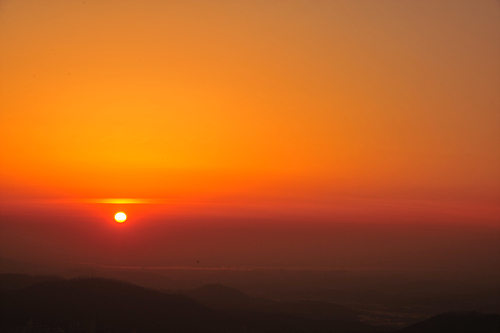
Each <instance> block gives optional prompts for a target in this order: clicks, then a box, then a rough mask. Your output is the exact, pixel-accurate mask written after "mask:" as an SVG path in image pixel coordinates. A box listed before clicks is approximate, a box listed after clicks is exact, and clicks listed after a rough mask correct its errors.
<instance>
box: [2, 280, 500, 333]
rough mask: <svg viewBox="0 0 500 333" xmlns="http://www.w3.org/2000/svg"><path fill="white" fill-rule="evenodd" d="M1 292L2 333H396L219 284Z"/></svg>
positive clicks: (6, 288)
mask: <svg viewBox="0 0 500 333" xmlns="http://www.w3.org/2000/svg"><path fill="white" fill-rule="evenodd" d="M0 284H1V290H2V291H1V295H0V296H1V298H0V300H1V317H0V320H1V331H2V332H6V333H9V332H25V333H28V332H75V333H80V332H81V333H90V332H96V333H101V332H102V333H107V332H137V333H140V332H153V333H154V332H262V333H265V332H283V333H284V332H325V333H326V332H358V333H362V332H382V331H389V330H390V329H388V328H387V327H374V326H370V325H367V324H364V323H361V322H359V321H356V318H355V317H352V316H354V314H355V313H354V312H353V311H351V310H349V309H347V308H344V307H342V306H338V305H336V304H330V303H327V302H316V301H273V300H268V299H263V298H258V297H252V296H249V295H247V294H245V293H243V292H241V291H239V290H237V289H234V288H230V287H225V286H222V285H218V284H216V285H207V286H204V287H201V288H197V289H194V290H190V291H187V292H185V294H187V295H189V297H188V296H187V295H182V294H167V293H164V292H161V291H156V290H151V289H147V288H143V287H139V286H136V285H133V284H130V283H128V282H122V281H117V280H109V279H102V278H85V279H72V280H63V279H62V278H57V277H50V276H34V277H33V276H26V275H19V274H4V275H0ZM344 315H345V317H344ZM336 318H341V319H343V320H337V319H336ZM353 318H354V319H353ZM347 319H350V320H347ZM351 319H352V320H351ZM499 328H500V315H497V314H492V315H484V314H480V313H451V314H450V313H448V314H442V315H438V316H435V317H432V318H430V319H428V320H425V321H423V322H420V323H417V324H415V325H412V326H409V327H406V328H404V329H401V330H399V331H397V332H401V333H415V332H430V333H432V332H459V333H465V332H471V333H472V332H474V333H476V332H478V333H481V332H484V333H489V332H498V331H499V330H498V329H499Z"/></svg>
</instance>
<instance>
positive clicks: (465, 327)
mask: <svg viewBox="0 0 500 333" xmlns="http://www.w3.org/2000/svg"><path fill="white" fill-rule="evenodd" d="M420 332H426V333H442V332H453V333H498V332H500V315H498V314H482V313H477V312H462V313H443V314H440V315H437V316H434V317H432V318H429V319H427V320H424V321H422V322H420V323H417V324H414V325H411V326H408V327H406V328H403V329H401V330H399V331H397V333H420Z"/></svg>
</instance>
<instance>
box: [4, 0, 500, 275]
mask: <svg viewBox="0 0 500 333" xmlns="http://www.w3.org/2000/svg"><path fill="white" fill-rule="evenodd" d="M499 59H500V5H499V4H498V2H495V1H449V2H445V1H440V2H432V1H404V2H394V1H376V2H375V1H374V2H368V1H334V2H333V1H281V2H280V1H274V2H270V1H231V2H227V1H196V2H194V1H152V0H147V1H88V0H86V1H62V0H59V1H12V0H10V1H9V0H6V1H2V2H0V91H1V95H0V142H1V144H0V156H1V161H2V162H1V167H0V199H1V206H2V209H1V210H2V212H1V214H2V216H3V218H2V228H3V230H4V231H5V232H4V236H2V238H4V241H6V240H7V239H6V238H7V237H9V240H8V241H7V242H3V243H8V244H10V245H3V247H2V253H3V255H5V256H9V255H10V256H12V257H16V258H17V257H19V258H31V257H33V258H34V257H36V256H34V255H33V253H36V252H37V251H38V250H36V249H34V248H30V247H29V246H27V245H25V243H26V242H27V240H28V239H32V237H35V236H33V235H34V234H33V235H32V234H31V233H30V232H31V231H30V230H31V229H33V230H35V229H37V228H27V227H25V226H26V225H28V224H29V225H31V224H37V223H38V224H39V225H47V224H50V223H51V222H50V221H51V220H54V221H67V222H64V223H73V222H71V220H74V221H79V222H74V224H75V225H76V224H78V223H86V222H84V221H87V220H86V219H90V220H93V221H94V222H92V223H90V224H89V225H94V224H93V223H97V224H99V223H101V222H102V223H107V222H105V221H110V223H114V222H112V218H113V215H114V213H116V212H117V211H120V210H123V211H125V212H126V213H127V214H128V215H129V219H128V220H127V222H125V223H124V225H126V224H130V225H133V224H134V223H136V224H137V223H141V224H143V226H142V227H141V228H145V227H144V226H145V225H149V226H154V225H157V223H158V222H152V221H158V219H160V220H161V219H165V220H167V221H168V220H169V219H176V218H178V217H179V216H190V217H192V218H194V219H195V220H196V221H205V222H199V224H200V225H202V224H206V223H208V224H210V223H213V222H206V221H208V220H210V221H211V219H212V218H214V217H224V219H226V218H230V217H234V218H237V219H261V220H260V221H264V220H266V221H268V220H269V221H274V222H269V223H270V224H273V223H274V224H276V225H281V224H280V223H281V222H276V221H284V220H291V221H298V222H297V223H299V222H300V221H302V222H300V223H302V225H303V226H307V225H308V224H314V225H318V223H319V224H326V225H328V224H335V223H336V222H343V223H344V222H349V223H389V224H393V225H396V226H397V227H396V228H401V227H402V226H404V225H405V224H408V223H409V224H412V225H414V224H419V223H423V224H433V223H434V224H436V223H438V224H439V223H446V224H451V225H453V224H457V225H458V224H460V225H462V226H463V225H465V226H467V228H469V227H471V226H475V225H478V226H479V225H481V226H488V227H492V228H493V230H495V232H494V235H496V236H495V237H496V239H495V241H496V240H499V239H500V236H499V232H498V228H499V226H500V111H499V110H500V79H499V78H500V60H499ZM117 199H121V200H123V199H127V200H129V201H130V200H131V201H134V200H135V202H140V203H134V204H130V202H129V203H128V204H127V203H126V201H122V202H121V203H120V202H119V201H112V200H117ZM110 200H111V201H110ZM103 202H105V203H103ZM27 216H29V218H28V217H27ZM23 221H24V222H23ZM27 221H28V222H27ZM68 221H69V222H68ZM82 221H83V222H82ZM95 221H98V222H95ZM26 223H28V224H26ZM53 223H55V222H53ZM58 223H59V222H58ZM61 223H63V222H61ZM165 223H166V226H165V225H163V226H162V227H161V228H160V229H161V230H168V223H167V222H165ZM259 223H260V222H259ZM294 223H295V222H294ZM300 223H299V224H300ZM56 224H57V223H56ZM57 225H59V224H57ZM112 225H113V228H116V226H115V225H114V224H112ZM65 228H66V227H65ZM75 228H76V227H75ZM86 228H90V229H88V230H93V229H92V228H91V227H90V226H87V227H86ZM124 228H126V227H125V226H124ZM129 228H132V227H129ZM151 228H152V229H151V231H150V232H151V235H152V234H154V233H155V231H154V230H155V229H154V228H153V227H151ZM259 228H260V227H259ZM269 228H271V229H272V228H274V227H271V226H270V227H269ZM276 228H278V229H279V227H276ZM384 228H385V227H384ZM49 229H50V228H49ZM56 229H57V228H56ZM56 229H54V230H53V233H51V234H50V235H52V236H50V237H54V240H53V241H54V242H55V243H57V244H59V243H60V241H59V240H57V238H58V236H57V235H58V232H59V231H57V230H56ZM299 229H300V228H299ZM306 229H307V228H306ZM306 229H304V230H306ZM75 230H76V229H75ZM85 230H87V229H85ZM96 230H97V229H96ZM141 230H142V229H141ZM158 230H159V229H158ZM259 230H260V229H259ZM384 230H386V229H384ZM405 230H406V229H405ZM408 230H409V229H408ZM7 231H8V232H7ZM261 231H262V230H261ZM33 232H34V231H33ZM162 232H163V231H162ZM165 232H166V231H165ZM211 232H212V234H213V233H215V234H216V233H217V232H216V231H213V230H212V231H211ZM262 232H264V231H262ZM401 232H402V234H404V233H405V232H406V233H407V232H408V231H401ZM89 233H90V234H91V233H92V232H91V231H89ZM228 233H230V232H229V231H228ZM264 233H265V232H264ZM306 233H307V232H306ZM63 234H64V232H63V231H60V235H63ZM146 234H147V235H150V234H148V233H145V234H144V235H146ZM209 234H210V233H209ZM313 234H314V233H313ZM347 234H349V232H347V233H346V235H347ZM7 235H8V236H7ZM75 235H76V234H75ZM144 235H143V236H141V237H143V238H141V239H143V242H145V243H147V240H146V239H147V237H146V236H144ZM315 235H316V236H314V237H313V236H310V237H309V236H308V237H309V238H307V237H305V238H304V239H306V238H307V241H306V240H304V241H303V244H306V243H307V244H314V243H315V242H316V241H317V239H318V237H320V236H318V234H315ZM47 237H49V236H47ZM50 237H49V238H50ZM60 237H63V236H60ZM72 237H73V238H71V237H70V238H69V239H72V240H74V241H75V242H77V243H78V239H79V238H78V236H72ZM294 237H296V236H294ZM297 237H298V236H297ZM315 237H316V238H315ZM346 237H347V236H346ZM349 237H350V236H349ZM278 238H279V237H278ZM320 238H321V237H320ZM256 239H257V238H256ZM258 239H261V238H258ZM272 239H273V238H272V237H269V238H268V239H267V240H262V239H261V241H262V242H264V243H265V244H267V243H266V242H272ZM190 241H193V242H194V240H192V239H191V240H190ZM289 241H290V242H292V241H291V240H289ZM58 242H59V243H58ZM256 242H257V243H258V242H259V241H256ZM287 242H288V241H287ZM325 242H326V240H325ZM359 242H364V241H362V240H361V238H360V239H359ZM278 243H279V242H278ZM292 243H293V242H292ZM61 244H62V243H61ZM61 244H60V245H58V246H55V245H54V250H53V251H52V250H51V251H52V252H51V251H49V250H43V251H41V252H40V253H42V254H44V255H46V256H52V255H54V256H57V255H56V254H55V253H60V252H61V251H62V250H61V249H64V248H66V246H70V245H61ZM141 244H143V243H141ZM287 244H288V243H287ZM371 244H372V245H373V244H375V243H371ZM457 244H459V243H457ZM457 244H456V245H454V246H455V247H457V246H459V245H457ZM471 244H472V243H471ZM492 244H493V243H492ZM47 246H49V245H40V247H41V248H43V249H46V248H47ZM81 246H83V245H81ZM207 246H209V245H207ZM233 246H236V245H234V244H233ZM245 246H247V245H245ZM304 246H305V245H304ZM370 246H371V245H369V246H368V247H367V248H365V250H367V251H368V248H369V247H370ZM398 246H399V245H396V243H394V245H393V248H394V249H397V247H398ZM49 247H50V246H49ZM250 248H251V246H250V245H248V246H247V249H250ZM327 248H328V247H327ZM228 249H229V251H230V249H231V246H230V245H228ZM493 249H495V248H494V247H493ZM496 249H498V248H496ZM200 251H201V252H203V250H201V248H200ZM221 251H222V250H221ZM318 251H319V250H318V249H316V250H314V251H313V250H311V251H310V252H307V251H306V252H307V253H309V257H308V258H312V257H315V255H316V254H317V253H319V252H318ZM325 251H326V250H325ZM70 252H71V251H70ZM209 252H210V251H209ZM216 252H217V251H216ZM222 252H224V251H222ZM49 253H52V254H50V255H49ZM217 253H218V252H217ZM37 255H38V254H37ZM296 256H300V255H298V254H296ZM381 256H382V254H381ZM306 257H307V255H304V258H306ZM304 258H303V259H300V260H299V259H297V260H298V261H297V263H298V262H300V265H305V263H307V259H304ZM346 258H348V257H346ZM254 259H255V258H254ZM254 259H252V260H249V261H248V262H252V263H254V264H255V263H258V260H254ZM65 260H70V259H68V258H67V259H65ZM79 260H80V259H79ZM81 260H83V259H81ZM189 260H191V259H189ZM495 260H496V259H495ZM278 261H279V260H275V261H273V262H278ZM179 262H182V260H181V259H179ZM221 262H224V261H221ZM228 262H232V261H231V260H229V261H228ZM345 262H346V263H347V262H348V260H347V259H345ZM359 262H360V265H361V263H362V262H363V263H364V262H365V261H363V260H360V261H359ZM157 263H160V261H158V262H157ZM219 264H220V263H219ZM274 264H276V263H273V265H274ZM330 264H331V262H330Z"/></svg>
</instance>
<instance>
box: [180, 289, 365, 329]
mask: <svg viewBox="0 0 500 333" xmlns="http://www.w3.org/2000/svg"><path fill="white" fill-rule="evenodd" d="M186 295H188V296H189V297H191V298H193V299H195V300H197V301H198V302H200V303H201V304H204V305H206V306H208V307H210V308H212V309H216V310H249V311H262V312H266V313H283V314H291V315H296V316H300V317H304V318H309V319H314V320H337V321H346V322H356V321H358V318H357V316H356V315H357V313H356V312H355V311H352V310H350V309H349V308H346V307H344V306H340V305H337V304H333V303H329V302H325V301H311V300H298V301H273V300H269V299H265V298H260V297H252V296H249V295H247V294H245V293H244V292H242V291H239V290H237V289H234V288H230V287H226V286H222V285H220V284H210V285H206V286H203V287H200V288H196V289H193V290H190V291H187V292H186ZM357 327H358V329H365V330H366V329H368V327H361V325H357Z"/></svg>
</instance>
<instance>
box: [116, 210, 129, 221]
mask: <svg viewBox="0 0 500 333" xmlns="http://www.w3.org/2000/svg"><path fill="white" fill-rule="evenodd" d="M126 219H127V215H125V213H122V212H119V213H116V214H115V221H116V222H118V223H123V222H125V220H126Z"/></svg>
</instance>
